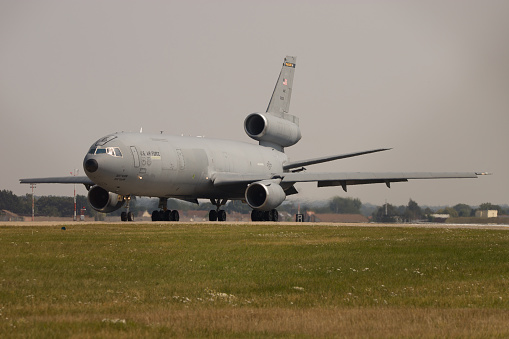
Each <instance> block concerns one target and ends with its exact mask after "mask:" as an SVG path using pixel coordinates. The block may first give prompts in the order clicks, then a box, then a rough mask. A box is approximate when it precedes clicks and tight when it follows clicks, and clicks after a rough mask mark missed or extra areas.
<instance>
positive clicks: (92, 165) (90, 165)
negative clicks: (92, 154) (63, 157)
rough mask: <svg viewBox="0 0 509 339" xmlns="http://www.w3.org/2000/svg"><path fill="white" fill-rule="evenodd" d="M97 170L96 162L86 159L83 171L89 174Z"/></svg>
mask: <svg viewBox="0 0 509 339" xmlns="http://www.w3.org/2000/svg"><path fill="white" fill-rule="evenodd" d="M98 168H99V165H98V164H97V161H96V160H95V159H88V160H87V161H86V162H85V171H87V172H89V173H94V172H95V171H97V169H98Z"/></svg>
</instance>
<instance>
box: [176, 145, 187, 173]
mask: <svg viewBox="0 0 509 339" xmlns="http://www.w3.org/2000/svg"><path fill="white" fill-rule="evenodd" d="M177 156H178V158H179V169H180V170H181V171H183V170H184V168H186V163H185V159H184V154H183V153H182V150H181V149H177Z"/></svg>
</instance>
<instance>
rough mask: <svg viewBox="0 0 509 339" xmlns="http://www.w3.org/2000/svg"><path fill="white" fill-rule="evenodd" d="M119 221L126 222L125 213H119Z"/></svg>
mask: <svg viewBox="0 0 509 339" xmlns="http://www.w3.org/2000/svg"><path fill="white" fill-rule="evenodd" d="M120 220H122V221H127V213H126V212H122V213H120Z"/></svg>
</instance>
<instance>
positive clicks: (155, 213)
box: [152, 211, 164, 221]
mask: <svg viewBox="0 0 509 339" xmlns="http://www.w3.org/2000/svg"><path fill="white" fill-rule="evenodd" d="M163 217H164V215H163V213H160V212H159V211H153V212H152V221H163Z"/></svg>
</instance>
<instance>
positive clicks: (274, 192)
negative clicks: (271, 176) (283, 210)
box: [245, 180, 286, 211]
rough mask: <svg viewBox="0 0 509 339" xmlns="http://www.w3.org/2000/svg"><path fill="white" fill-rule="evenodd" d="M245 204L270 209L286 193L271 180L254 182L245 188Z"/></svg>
mask: <svg viewBox="0 0 509 339" xmlns="http://www.w3.org/2000/svg"><path fill="white" fill-rule="evenodd" d="M245 196H246V202H247V204H248V205H249V206H250V207H251V208H253V209H255V210H260V211H269V210H272V209H274V208H276V207H278V206H279V205H281V203H282V202H283V201H285V199H286V193H285V191H284V190H283V188H282V187H281V186H280V185H279V184H278V183H275V182H273V181H269V180H264V181H258V182H254V183H252V184H251V185H249V186H248V187H247V189H246V194H245Z"/></svg>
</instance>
